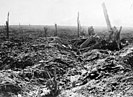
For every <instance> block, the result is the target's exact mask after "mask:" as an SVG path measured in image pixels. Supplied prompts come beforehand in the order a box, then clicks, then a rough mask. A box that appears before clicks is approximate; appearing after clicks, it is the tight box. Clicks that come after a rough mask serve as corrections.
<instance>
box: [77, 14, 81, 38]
mask: <svg viewBox="0 0 133 97" xmlns="http://www.w3.org/2000/svg"><path fill="white" fill-rule="evenodd" d="M79 30H80V22H79V12H78V17H77V36H78V37H79V36H80V31H79Z"/></svg>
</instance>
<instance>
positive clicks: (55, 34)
mask: <svg viewBox="0 0 133 97" xmlns="http://www.w3.org/2000/svg"><path fill="white" fill-rule="evenodd" d="M57 33H58V32H57V24H55V33H54V36H57Z"/></svg>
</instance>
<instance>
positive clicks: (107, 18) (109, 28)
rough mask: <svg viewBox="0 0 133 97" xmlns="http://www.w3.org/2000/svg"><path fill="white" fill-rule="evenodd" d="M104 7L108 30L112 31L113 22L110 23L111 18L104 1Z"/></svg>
mask: <svg viewBox="0 0 133 97" xmlns="http://www.w3.org/2000/svg"><path fill="white" fill-rule="evenodd" d="M102 7H103V12H104V17H105V20H106V23H107V27H108V31H112V27H111V23H110V20H109V16H108V13H107V9H106V6H105V3H102Z"/></svg>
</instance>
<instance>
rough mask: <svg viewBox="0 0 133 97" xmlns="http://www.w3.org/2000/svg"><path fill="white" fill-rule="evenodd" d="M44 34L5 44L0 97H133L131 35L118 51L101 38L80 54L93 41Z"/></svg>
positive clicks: (0, 66)
mask: <svg viewBox="0 0 133 97" xmlns="http://www.w3.org/2000/svg"><path fill="white" fill-rule="evenodd" d="M23 33H24V32H23ZM28 33H30V32H28ZM41 34H42V33H41V32H40V33H39V34H37V33H36V34H33V33H32V34H30V35H29V34H28V35H27V34H25V33H24V34H23V37H22V36H17V35H16V36H15V37H11V38H10V39H9V40H5V39H4V38H1V43H0V97H133V45H132V37H131V36H130V37H129V34H128V33H127V34H124V35H127V37H126V38H125V39H123V38H122V39H121V44H124V45H123V46H122V47H121V48H120V49H119V50H118V49H117V48H115V45H114V44H113V43H108V42H106V41H104V40H105V39H104V38H105V37H101V36H100V35H98V36H97V37H94V39H93V41H91V42H90V43H89V44H87V45H86V46H85V47H84V48H85V49H81V48H80V46H81V45H82V44H83V43H84V42H85V41H86V40H87V39H88V37H87V38H73V37H69V36H70V35H69V34H68V35H67V34H66V33H65V35H59V36H57V37H44V36H43V35H41ZM36 35H38V36H36ZM102 35H103V34H102ZM33 36H36V38H34V37H33ZM99 37H100V38H99ZM97 40H99V43H98V44H96V43H97ZM95 44H96V46H94V45H95ZM105 44H106V45H105ZM86 48H87V49H86Z"/></svg>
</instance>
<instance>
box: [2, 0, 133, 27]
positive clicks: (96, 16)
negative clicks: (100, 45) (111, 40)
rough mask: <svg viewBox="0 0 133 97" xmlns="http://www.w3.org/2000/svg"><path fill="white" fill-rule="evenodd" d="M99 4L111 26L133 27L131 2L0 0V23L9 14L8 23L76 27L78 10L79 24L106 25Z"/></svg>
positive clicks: (99, 0)
mask: <svg viewBox="0 0 133 97" xmlns="http://www.w3.org/2000/svg"><path fill="white" fill-rule="evenodd" d="M103 1H104V2H105V4H106V7H107V10H108V14H109V18H110V21H111V24H112V25H115V26H121V25H122V26H131V27H133V4H132V3H133V1H132V0H0V24H2V25H3V24H4V23H5V20H6V16H7V13H8V11H9V12H10V24H16V25H17V24H19V23H20V24H31V25H32V24H34V25H53V24H54V23H57V24H58V25H68V26H71V25H72V26H74V25H75V26H76V17H77V12H78V11H79V14H80V22H81V25H84V26H90V25H93V26H106V22H105V19H104V15H103V9H102V6H101V4H102V2H103Z"/></svg>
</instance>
